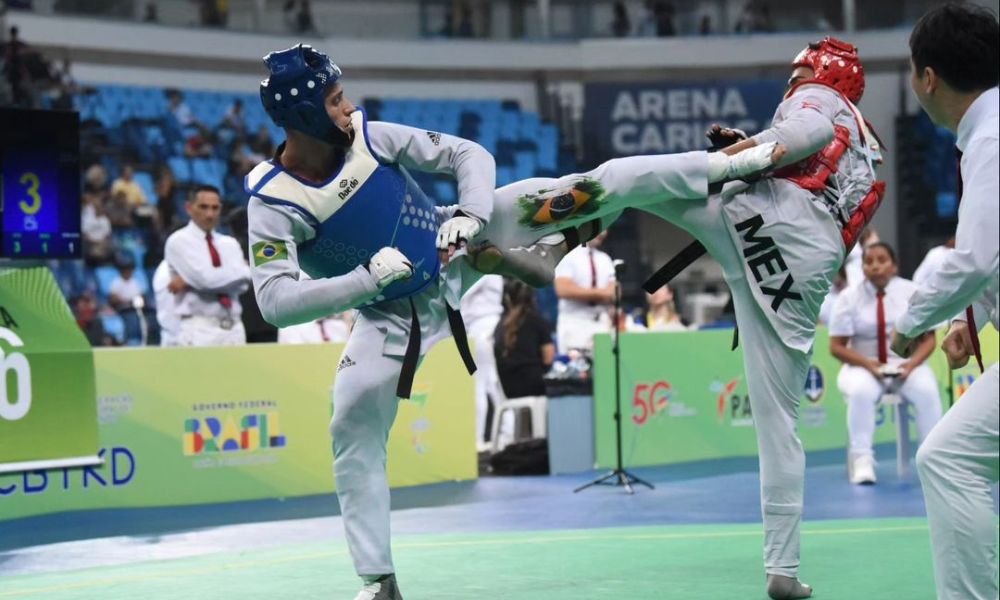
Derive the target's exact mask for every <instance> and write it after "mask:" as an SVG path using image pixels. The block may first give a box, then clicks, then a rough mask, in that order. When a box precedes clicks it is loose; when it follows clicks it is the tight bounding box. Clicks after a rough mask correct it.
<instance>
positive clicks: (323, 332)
mask: <svg viewBox="0 0 1000 600" xmlns="http://www.w3.org/2000/svg"><path fill="white" fill-rule="evenodd" d="M316 327H319V334H320V336H322V337H323V341H324V342H329V341H330V336H328V335H327V334H326V328H325V327H323V321H322V319H321V320H319V321H316Z"/></svg>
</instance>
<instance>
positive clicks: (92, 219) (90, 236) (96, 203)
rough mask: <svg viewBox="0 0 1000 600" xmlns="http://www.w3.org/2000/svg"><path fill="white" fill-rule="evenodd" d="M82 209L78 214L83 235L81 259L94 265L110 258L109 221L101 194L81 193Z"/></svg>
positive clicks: (105, 261)
mask: <svg viewBox="0 0 1000 600" xmlns="http://www.w3.org/2000/svg"><path fill="white" fill-rule="evenodd" d="M82 199H83V210H82V211H81V216H80V233H81V234H82V235H83V259H84V260H85V261H86V263H87V265H89V266H91V267H96V266H100V265H103V264H105V263H107V262H108V261H109V260H110V259H111V252H112V244H111V221H110V220H109V219H108V216H107V215H106V214H105V212H104V202H103V201H102V200H101V196H100V195H97V194H93V193H88V192H84V193H83V198H82Z"/></svg>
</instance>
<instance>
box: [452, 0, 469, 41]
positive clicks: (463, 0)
mask: <svg viewBox="0 0 1000 600" xmlns="http://www.w3.org/2000/svg"><path fill="white" fill-rule="evenodd" d="M455 5H456V9H455V11H454V13H453V14H454V16H455V21H454V22H453V24H452V31H453V32H454V36H455V37H460V38H471V37H473V36H474V31H473V28H472V7H471V6H470V5H469V3H468V2H467V0H458V1H457V2H455Z"/></svg>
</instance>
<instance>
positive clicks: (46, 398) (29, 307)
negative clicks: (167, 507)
mask: <svg viewBox="0 0 1000 600" xmlns="http://www.w3.org/2000/svg"><path fill="white" fill-rule="evenodd" d="M97 448H98V444H97V409H96V403H95V393H94V361H93V357H92V353H91V349H90V343H89V342H88V341H87V338H86V337H85V336H84V335H83V332H82V331H80V328H79V327H78V326H77V324H76V320H75V319H74V318H73V314H72V313H71V312H70V310H69V306H67V305H66V301H65V300H64V299H63V295H62V292H60V291H59V286H58V285H57V284H56V281H55V279H54V278H53V277H52V273H51V272H50V271H49V270H48V269H47V268H45V267H36V268H30V269H4V270H2V271H0V473H5V472H13V471H23V470H28V469H39V468H53V467H60V466H79V465H93V464H98V463H100V459H99V458H98V457H97V456H96V454H97Z"/></svg>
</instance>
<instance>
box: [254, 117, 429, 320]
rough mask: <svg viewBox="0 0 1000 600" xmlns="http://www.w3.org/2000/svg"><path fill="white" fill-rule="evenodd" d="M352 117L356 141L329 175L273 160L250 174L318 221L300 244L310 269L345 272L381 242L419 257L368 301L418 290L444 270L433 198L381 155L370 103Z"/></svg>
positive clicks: (257, 185)
mask: <svg viewBox="0 0 1000 600" xmlns="http://www.w3.org/2000/svg"><path fill="white" fill-rule="evenodd" d="M352 120H353V121H354V131H355V138H354V141H353V143H352V145H351V148H350V150H348V152H347V153H346V156H345V159H344V165H343V167H342V168H341V169H340V171H339V172H338V173H337V174H336V175H334V176H333V177H332V178H331V179H330V180H329V181H327V182H325V183H324V184H322V185H314V184H311V183H308V182H305V181H302V180H300V179H298V178H297V177H295V176H294V175H292V174H290V173H288V172H287V171H285V170H284V169H283V168H282V167H281V166H280V165H278V164H276V163H275V162H274V161H268V162H266V163H261V164H260V165H258V166H257V168H255V169H254V170H253V171H251V173H250V174H249V175H248V176H247V191H248V192H249V193H250V195H252V196H256V197H258V198H260V199H261V200H262V201H263V202H266V203H269V204H280V205H285V206H290V207H292V208H294V209H295V210H297V211H298V212H299V213H301V214H302V215H303V216H305V218H306V220H307V221H308V222H309V223H310V224H311V225H312V226H313V228H314V229H315V232H316V235H315V237H313V238H312V239H310V240H308V241H306V242H303V243H301V244H299V246H298V258H299V267H300V268H301V269H302V270H303V271H305V272H306V273H307V274H308V275H309V276H310V277H312V278H314V279H318V278H327V277H336V276H338V275H344V274H346V273H348V272H350V271H352V270H354V269H355V268H356V267H357V266H358V265H360V264H364V263H365V262H367V261H368V260H369V258H371V256H372V255H373V254H375V253H376V252H378V251H379V250H381V249H382V248H385V247H387V246H388V247H394V248H397V249H398V250H399V251H400V252H402V253H403V254H404V255H405V256H406V257H407V258H408V259H410V262H412V263H413V267H414V274H413V276H412V277H410V278H409V279H403V280H400V281H396V282H393V283H392V284H390V285H389V286H388V287H386V288H385V289H383V290H382V292H381V294H379V296H378V297H376V298H375V300H374V301H372V302H371V303H369V305H371V304H376V303H381V302H385V301H389V300H395V299H398V298H406V297H408V296H413V295H415V294H417V293H419V292H420V291H421V290H423V289H424V288H426V287H427V286H428V285H430V284H431V283H432V282H433V281H434V279H435V278H437V277H438V274H439V272H440V270H441V263H440V260H439V259H438V253H437V248H436V246H435V238H436V236H437V230H438V225H439V221H438V216H437V213H436V212H435V210H434V202H433V201H432V200H431V199H430V198H428V197H427V196H426V195H425V194H424V193H423V191H421V189H420V187H419V186H417V184H416V182H414V181H413V178H412V177H410V175H409V174H408V173H407V172H406V170H405V169H404V168H403V167H402V166H400V165H397V164H385V163H382V162H380V161H378V159H377V158H375V155H374V152H372V149H371V146H370V145H369V144H368V139H367V135H368V130H367V119H366V117H365V115H364V113H363V111H361V110H358V111H355V113H353V114H352Z"/></svg>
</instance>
